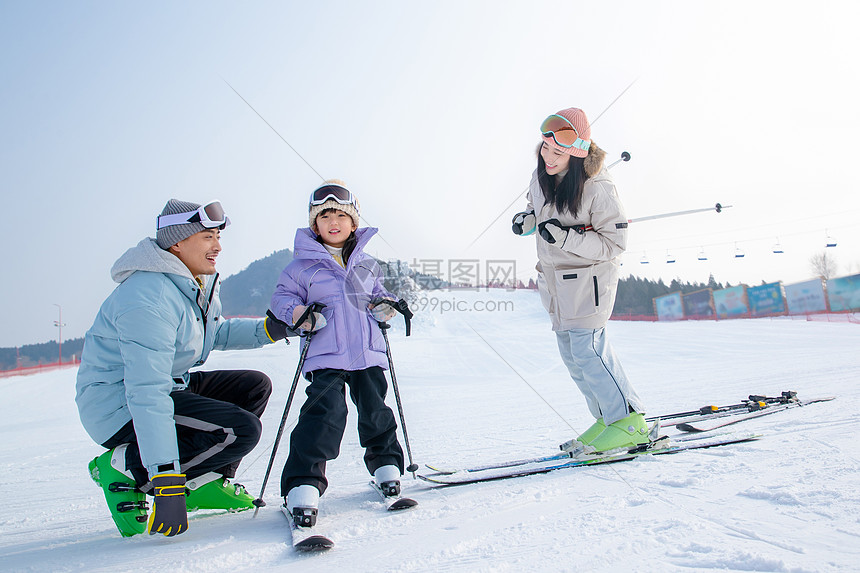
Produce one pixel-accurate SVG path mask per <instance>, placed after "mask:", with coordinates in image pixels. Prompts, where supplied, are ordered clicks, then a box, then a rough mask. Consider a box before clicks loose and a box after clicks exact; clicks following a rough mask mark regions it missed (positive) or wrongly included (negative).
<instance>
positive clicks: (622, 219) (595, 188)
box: [527, 149, 628, 331]
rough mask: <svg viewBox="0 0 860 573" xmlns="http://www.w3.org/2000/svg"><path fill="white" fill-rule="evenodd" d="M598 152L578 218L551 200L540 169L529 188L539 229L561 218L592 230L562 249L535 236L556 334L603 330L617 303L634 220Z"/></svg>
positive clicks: (590, 163)
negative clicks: (622, 257) (629, 227)
mask: <svg viewBox="0 0 860 573" xmlns="http://www.w3.org/2000/svg"><path fill="white" fill-rule="evenodd" d="M594 151H595V152H596V153H594V154H593V156H592V155H590V156H589V158H588V159H586V165H585V167H586V173H587V174H589V175H591V176H590V177H589V179H587V180H586V182H585V186H584V189H583V195H582V202H581V204H580V205H581V206H580V209H579V212H578V214H577V216H576V217H574V216H573V215H571V214H570V213H568V212H567V211H562V212H559V211H558V210H557V209H556V208H555V205H552V204H549V203H547V202H546V199H545V197H544V194H543V191H542V190H541V187H540V184H539V183H538V178H537V171H535V172H534V173H533V174H532V179H531V183H530V184H529V191H528V200H529V207H528V209H527V210H534V213H535V218H536V223H537V224H538V225H540V223H542V222H544V221H547V220H549V219H558V220H559V222H561V224H562V225H563V226H573V225H586V226H588V225H590V226H591V227H592V229H590V230H587V231H585V232H584V233H582V234H580V233H577V232H576V231H574V230H571V231H569V232H568V235H567V239H566V240H565V241H564V243H563V244H562V245H559V244H558V243H556V244H550V243H549V242H547V241H545V240H544V239H543V238H541V237H540V236H536V238H535V240H536V241H537V254H538V263H537V265H536V269H537V271H538V280H537V284H538V290H539V291H540V296H541V302H543V305H544V307H545V308H546V309H547V311H548V312H549V315H550V318H551V320H552V329H553V330H555V331H561V330H570V329H573V328H590V329H597V328H602V327H603V326H605V325H606V321H608V320H609V316H610V315H611V314H612V307H613V306H614V304H615V293H616V289H617V286H618V273H619V267H620V261H619V259H618V257H619V256H620V255H621V254H622V253H623V252H624V251H625V249H626V248H627V224H628V221H627V217H626V216H625V214H624V208H623V206H622V205H621V201H620V200H619V198H618V193H617V192H616V190H615V184H614V183H613V181H612V178H611V177H610V176H609V173H608V172H607V170H606V169H605V168H603V156H604V155H605V154H604V153H603V152H602V151H600V150H599V149H595V150H594ZM590 172H591V173H590ZM592 173H593V174H592Z"/></svg>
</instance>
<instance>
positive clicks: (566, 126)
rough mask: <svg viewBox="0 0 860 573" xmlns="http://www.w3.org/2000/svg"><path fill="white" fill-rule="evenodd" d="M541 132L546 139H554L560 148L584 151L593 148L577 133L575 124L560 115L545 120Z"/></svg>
mask: <svg viewBox="0 0 860 573" xmlns="http://www.w3.org/2000/svg"><path fill="white" fill-rule="evenodd" d="M540 132H541V133H542V134H543V135H544V136H545V137H552V139H553V141H555V143H556V144H557V145H559V146H560V147H565V148H567V149H570V148H571V147H575V148H577V149H582V150H583V151H588V148H589V147H591V142H590V141H585V140H584V139H582V138H580V137H579V132H578V131H576V128H575V127H573V124H572V123H570V122H569V121H568V120H567V118H564V117H562V116H560V115H555V114H553V115H551V116H549V117H548V118H546V119H545V120H543V123H542V124H541V125H540Z"/></svg>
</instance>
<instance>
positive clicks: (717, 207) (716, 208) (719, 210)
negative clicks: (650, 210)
mask: <svg viewBox="0 0 860 573" xmlns="http://www.w3.org/2000/svg"><path fill="white" fill-rule="evenodd" d="M730 207H731V205H721V204H719V203H717V204H716V205H714V206H713V207H705V208H704V209H690V210H688V211H674V212H672V213H660V214H658V215H648V216H647V217H637V218H635V219H627V222H628V223H639V222H641V221H650V220H652V219H665V218H666V217H678V216H679V215H690V214H692V213H704V212H705V211H716V212H717V213H722V212H723V209H728V208H730Z"/></svg>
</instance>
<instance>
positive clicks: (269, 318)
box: [263, 310, 296, 342]
mask: <svg viewBox="0 0 860 573" xmlns="http://www.w3.org/2000/svg"><path fill="white" fill-rule="evenodd" d="M263 326H264V327H265V328H266V335H267V336H268V337H269V340H271V341H272V342H277V341H279V340H281V339H283V338H286V337H288V336H289V335H290V334H292V335H293V336H295V334H296V333H295V332H293V331H292V330H290V327H289V325H287V323H286V322H284V321H283V320H280V319H279V318H278V317H277V316H275V314H274V313H273V312H272V311H271V310H267V311H266V322H265V323H264V324H263Z"/></svg>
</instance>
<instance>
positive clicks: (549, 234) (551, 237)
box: [539, 219, 567, 248]
mask: <svg viewBox="0 0 860 573" xmlns="http://www.w3.org/2000/svg"><path fill="white" fill-rule="evenodd" d="M539 233H540V236H541V238H542V239H543V240H544V241H546V242H547V243H549V244H550V245H555V246H556V247H559V248H561V246H562V245H564V242H565V241H566V240H567V229H562V228H561V226H560V224H559V222H558V220H556V219H550V220H549V221H544V222H543V223H541V224H540V231H539Z"/></svg>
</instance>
